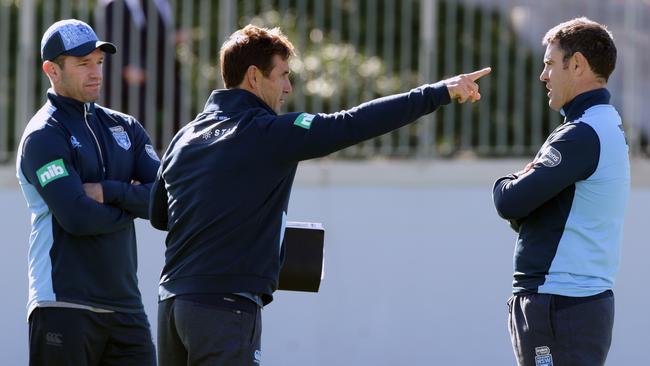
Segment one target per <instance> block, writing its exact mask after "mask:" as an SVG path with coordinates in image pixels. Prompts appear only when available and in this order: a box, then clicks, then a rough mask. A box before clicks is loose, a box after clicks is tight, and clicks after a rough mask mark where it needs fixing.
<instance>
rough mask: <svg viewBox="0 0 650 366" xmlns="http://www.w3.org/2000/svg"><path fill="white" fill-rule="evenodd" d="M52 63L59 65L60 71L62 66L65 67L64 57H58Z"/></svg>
mask: <svg viewBox="0 0 650 366" xmlns="http://www.w3.org/2000/svg"><path fill="white" fill-rule="evenodd" d="M52 62H54V63H55V64H57V65H59V67H60V68H61V70H63V66H65V55H58V56H57V57H55V58H54V60H52Z"/></svg>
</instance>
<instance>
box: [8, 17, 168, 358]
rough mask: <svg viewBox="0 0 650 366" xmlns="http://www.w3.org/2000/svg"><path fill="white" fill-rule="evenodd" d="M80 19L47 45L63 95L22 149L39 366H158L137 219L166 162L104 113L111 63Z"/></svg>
mask: <svg viewBox="0 0 650 366" xmlns="http://www.w3.org/2000/svg"><path fill="white" fill-rule="evenodd" d="M115 52H116V48H115V46H114V45H113V44H111V43H107V42H102V41H99V40H98V39H97V36H96V34H95V32H94V31H93V30H92V28H91V27H90V26H89V25H88V24H86V23H84V22H81V21H79V20H74V19H69V20H62V21H59V22H56V23H54V24H53V25H52V26H51V27H50V28H49V29H48V30H47V31H46V32H45V34H44V35H43V39H42V41H41V57H42V59H43V71H44V72H45V74H46V75H47V77H48V78H49V79H50V83H51V85H52V88H51V89H50V90H48V92H47V101H46V103H45V105H43V107H42V108H41V109H40V110H39V111H38V112H37V113H36V114H35V115H34V117H32V119H31V121H30V122H29V124H28V125H27V127H26V128H25V132H24V134H23V137H22V139H21V142H20V145H19V147H18V154H17V156H18V158H17V162H16V170H17V176H18V181H19V183H20V186H21V188H22V191H23V195H24V196H25V199H26V201H27V205H28V207H29V208H30V210H31V213H32V215H31V218H32V219H31V223H32V229H31V234H30V238H29V254H28V256H29V302H28V319H29V350H30V365H45V364H47V365H99V364H101V365H155V363H156V360H155V351H154V346H153V342H152V339H151V331H150V329H149V322H148V320H147V316H146V314H145V312H144V307H143V305H142V300H141V297H140V292H139V290H138V280H137V276H136V270H137V251H136V242H135V228H134V225H133V219H134V218H136V217H141V218H145V219H146V218H148V213H147V208H148V203H149V191H150V184H151V182H153V180H154V178H155V175H156V171H157V169H158V166H159V165H160V162H159V160H158V157H157V155H156V153H155V151H154V149H153V147H152V145H151V141H150V139H149V136H148V135H147V133H146V131H145V130H144V129H143V128H142V126H141V125H140V123H139V122H138V121H136V120H135V119H134V118H133V117H131V116H129V115H125V114H122V113H119V112H116V111H113V110H110V109H108V108H104V107H102V106H99V105H97V104H95V101H97V99H98V98H99V93H100V88H101V84H102V63H103V60H104V54H105V53H111V54H113V53H115Z"/></svg>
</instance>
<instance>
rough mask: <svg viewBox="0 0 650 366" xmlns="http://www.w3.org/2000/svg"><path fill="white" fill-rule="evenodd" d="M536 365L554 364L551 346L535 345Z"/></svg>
mask: <svg viewBox="0 0 650 366" xmlns="http://www.w3.org/2000/svg"><path fill="white" fill-rule="evenodd" d="M535 366H553V356H552V355H551V349H550V348H548V347H547V346H541V347H535Z"/></svg>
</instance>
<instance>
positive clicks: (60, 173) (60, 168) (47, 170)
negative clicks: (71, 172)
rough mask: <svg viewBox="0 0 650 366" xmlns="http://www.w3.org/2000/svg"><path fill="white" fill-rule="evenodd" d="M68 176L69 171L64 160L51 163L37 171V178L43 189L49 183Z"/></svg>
mask: <svg viewBox="0 0 650 366" xmlns="http://www.w3.org/2000/svg"><path fill="white" fill-rule="evenodd" d="M66 176H68V171H67V170H66V169H65V164H64V163H63V159H57V160H54V161H50V162H49V163H47V164H45V165H43V166H42V167H41V168H40V169H38V170H37V171H36V177H37V178H38V182H39V183H40V184H41V187H45V186H46V185H47V184H48V183H50V182H52V181H54V180H57V179H59V178H63V177H66Z"/></svg>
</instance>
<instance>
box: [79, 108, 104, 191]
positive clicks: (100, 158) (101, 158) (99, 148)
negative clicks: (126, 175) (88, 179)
mask: <svg viewBox="0 0 650 366" xmlns="http://www.w3.org/2000/svg"><path fill="white" fill-rule="evenodd" d="M89 114H90V103H85V104H84V121H85V122H86V127H88V130H89V131H90V134H91V135H93V138H94V139H95V144H96V146H97V151H99V161H100V162H101V164H102V179H103V178H104V176H106V166H105V165H104V155H102V148H101V146H100V145H99V140H98V139H97V135H95V132H94V131H93V129H92V128H90V124H89V123H88V118H86V116H88V115H89Z"/></svg>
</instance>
